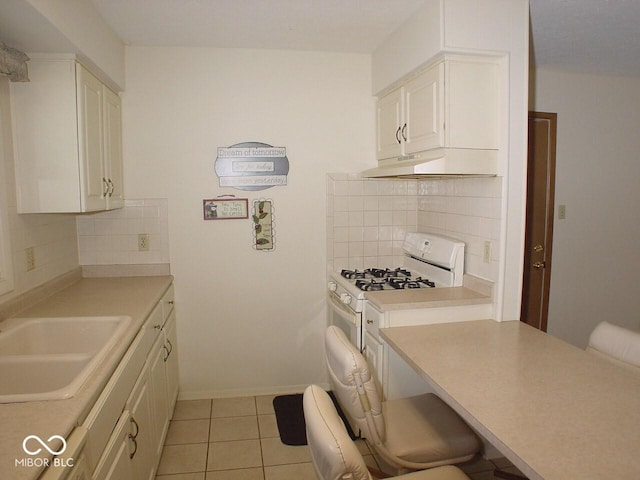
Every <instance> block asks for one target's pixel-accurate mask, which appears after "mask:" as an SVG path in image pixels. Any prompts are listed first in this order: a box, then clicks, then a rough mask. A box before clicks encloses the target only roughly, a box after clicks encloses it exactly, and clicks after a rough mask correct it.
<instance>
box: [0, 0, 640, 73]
mask: <svg viewBox="0 0 640 480" xmlns="http://www.w3.org/2000/svg"><path fill="white" fill-rule="evenodd" d="M90 1H91V2H92V3H93V4H94V5H95V6H96V8H97V9H98V11H99V12H100V14H101V15H102V17H103V18H104V19H105V20H106V22H107V23H108V24H109V25H110V26H111V28H112V29H113V30H114V31H115V32H116V34H117V35H118V36H119V37H120V38H121V39H122V40H123V41H124V42H125V43H126V44H129V45H156V46H188V47H220V48H269V49H293V50H315V51H330V52H349V53H371V52H373V51H374V50H376V48H377V47H378V46H379V45H380V44H381V43H382V42H383V41H384V40H385V39H386V38H387V37H388V36H389V35H390V34H391V33H392V32H393V31H394V30H395V29H397V28H398V27H399V26H400V25H402V23H403V22H404V21H405V20H406V19H407V18H409V17H410V16H411V15H413V14H414V13H415V12H416V11H417V10H418V9H419V8H420V7H421V6H422V5H423V4H424V1H425V0H90ZM28 5H29V4H28V3H27V2H26V1H25V0H0V40H3V41H5V42H6V43H8V44H9V45H11V46H14V47H16V48H19V49H21V50H23V51H26V52H34V51H40V52H43V53H46V52H53V51H63V50H64V49H65V48H66V49H67V50H68V49H69V45H68V40H67V39H66V38H62V36H61V35H59V34H58V35H56V32H53V31H50V30H51V29H52V27H51V25H49V24H47V23H46V22H41V24H40V23H39V24H35V25H34V24H31V25H29V28H27V27H26V26H25V25H24V24H25V23H26V22H21V21H20V19H21V18H27V16H28V14H29V13H30V9H29V7H28ZM530 10H531V32H532V45H533V58H534V61H535V64H536V65H537V66H545V67H553V68H558V69H563V70H571V71H578V72H585V73H599V74H608V75H628V76H640V34H639V30H638V25H640V1H639V0H530Z"/></svg>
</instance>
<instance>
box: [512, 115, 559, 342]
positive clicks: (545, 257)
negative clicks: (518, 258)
mask: <svg viewBox="0 0 640 480" xmlns="http://www.w3.org/2000/svg"><path fill="white" fill-rule="evenodd" d="M556 117H557V115H556V114H555V113H541V112H529V149H528V161H527V164H528V167H527V220H526V232H525V255H524V278H523V287H522V310H521V314H520V320H521V321H523V322H525V323H527V324H529V325H531V326H533V327H535V328H538V329H540V330H542V331H544V332H546V331H547V313H548V308H549V283H550V280H551V245H552V240H553V213H554V202H553V198H554V184H555V160H556V124H557V118H556Z"/></svg>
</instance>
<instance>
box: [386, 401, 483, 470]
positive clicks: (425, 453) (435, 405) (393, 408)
mask: <svg viewBox="0 0 640 480" xmlns="http://www.w3.org/2000/svg"><path fill="white" fill-rule="evenodd" d="M382 410H383V416H384V419H385V424H386V439H385V441H384V443H385V445H386V447H387V449H388V450H389V451H390V452H391V453H393V454H395V455H396V456H398V457H400V458H402V459H404V460H408V461H410V462H417V463H430V462H439V461H442V460H444V459H456V460H455V461H453V462H447V463H457V462H460V461H466V460H469V459H471V458H472V457H473V456H474V455H475V454H476V453H477V452H479V451H480V446H481V445H480V441H479V439H478V437H477V436H476V435H475V434H474V433H473V431H472V430H471V429H470V428H469V426H468V425H467V424H466V423H465V422H464V421H463V420H462V419H461V418H460V417H459V416H458V414H457V413H456V412H454V411H453V410H452V409H451V408H450V407H449V406H448V405H447V404H446V403H444V402H443V401H442V400H441V399H440V398H439V397H438V396H436V395H434V394H431V393H427V394H424V395H418V396H415V397H407V398H399V399H397V400H390V401H386V402H383V404H382Z"/></svg>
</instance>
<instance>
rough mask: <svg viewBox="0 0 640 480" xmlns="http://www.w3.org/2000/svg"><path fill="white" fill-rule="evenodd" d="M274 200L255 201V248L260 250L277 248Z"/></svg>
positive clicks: (266, 250)
mask: <svg viewBox="0 0 640 480" xmlns="http://www.w3.org/2000/svg"><path fill="white" fill-rule="evenodd" d="M273 210H274V209H273V201H272V200H265V199H264V198H261V199H260V200H254V201H253V212H252V215H251V218H252V219H253V248H255V249H256V250H260V251H265V252H269V251H273V250H274V249H275V248H276V245H275V242H276V234H275V225H274V222H275V220H274V215H273Z"/></svg>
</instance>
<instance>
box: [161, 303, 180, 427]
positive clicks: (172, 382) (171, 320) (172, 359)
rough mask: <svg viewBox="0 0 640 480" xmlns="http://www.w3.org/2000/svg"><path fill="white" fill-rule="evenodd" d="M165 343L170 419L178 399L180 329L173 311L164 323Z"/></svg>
mask: <svg viewBox="0 0 640 480" xmlns="http://www.w3.org/2000/svg"><path fill="white" fill-rule="evenodd" d="M163 330H164V334H165V342H166V343H165V345H166V347H167V358H166V360H165V367H166V374H167V394H168V399H167V401H168V407H169V419H171V418H173V410H174V408H175V406H176V400H177V399H178V389H179V385H178V378H179V375H178V330H177V328H176V313H175V311H174V310H172V311H171V313H170V314H169V317H168V318H167V321H166V323H165V325H164V328H163Z"/></svg>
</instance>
